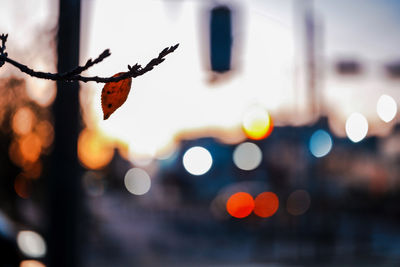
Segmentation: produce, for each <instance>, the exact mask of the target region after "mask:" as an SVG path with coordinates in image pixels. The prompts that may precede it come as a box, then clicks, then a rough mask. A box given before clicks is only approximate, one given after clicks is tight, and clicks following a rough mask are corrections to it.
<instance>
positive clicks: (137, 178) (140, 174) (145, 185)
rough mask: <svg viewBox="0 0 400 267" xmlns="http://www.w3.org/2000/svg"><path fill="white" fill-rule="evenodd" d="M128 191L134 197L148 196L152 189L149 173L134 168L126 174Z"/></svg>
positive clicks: (125, 181) (125, 180)
mask: <svg viewBox="0 0 400 267" xmlns="http://www.w3.org/2000/svg"><path fill="white" fill-rule="evenodd" d="M124 183H125V187H126V189H127V190H128V191H129V192H130V193H132V194H134V195H143V194H146V193H147V192H148V191H149V190H150V187H151V179H150V176H149V175H148V174H147V172H146V171H145V170H143V169H140V168H132V169H130V170H128V171H127V172H126V174H125V179H124Z"/></svg>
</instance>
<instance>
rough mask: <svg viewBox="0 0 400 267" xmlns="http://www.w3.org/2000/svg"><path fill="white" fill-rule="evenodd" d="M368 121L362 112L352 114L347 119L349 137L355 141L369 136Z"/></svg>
mask: <svg viewBox="0 0 400 267" xmlns="http://www.w3.org/2000/svg"><path fill="white" fill-rule="evenodd" d="M367 133H368V121H367V119H366V118H365V117H364V116H363V115H362V114H360V113H357V112H356V113H353V114H351V115H350V116H349V117H348V118H347V121H346V134H347V137H348V138H349V139H350V140H351V141H352V142H354V143H357V142H360V141H361V140H363V139H364V137H365V136H367Z"/></svg>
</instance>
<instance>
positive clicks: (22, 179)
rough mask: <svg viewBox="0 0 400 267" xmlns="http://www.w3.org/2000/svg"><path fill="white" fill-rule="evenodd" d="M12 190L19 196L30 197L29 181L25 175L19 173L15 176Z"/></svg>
mask: <svg viewBox="0 0 400 267" xmlns="http://www.w3.org/2000/svg"><path fill="white" fill-rule="evenodd" d="M14 190H15V193H17V195H18V196H19V197H20V198H24V199H27V198H29V197H30V195H31V183H30V181H29V180H28V179H27V177H26V176H25V175H23V174H19V175H17V177H15V180H14Z"/></svg>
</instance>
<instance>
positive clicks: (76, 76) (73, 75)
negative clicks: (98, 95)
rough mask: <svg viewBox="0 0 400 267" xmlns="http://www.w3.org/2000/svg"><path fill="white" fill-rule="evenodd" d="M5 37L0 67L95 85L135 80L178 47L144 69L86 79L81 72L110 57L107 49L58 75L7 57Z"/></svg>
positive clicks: (167, 49) (169, 50) (155, 59)
mask: <svg viewBox="0 0 400 267" xmlns="http://www.w3.org/2000/svg"><path fill="white" fill-rule="evenodd" d="M7 36H8V34H6V35H5V34H2V35H0V39H1V41H2V45H1V47H0V67H1V66H2V65H3V64H4V62H7V63H10V64H11V65H13V66H15V67H16V68H18V69H19V70H20V71H22V72H24V73H26V74H28V75H30V76H33V77H36V78H40V79H47V80H53V81H69V82H71V81H81V82H85V83H86V82H89V81H94V82H97V83H108V82H118V81H121V80H124V79H126V78H130V77H132V78H135V77H138V76H141V75H143V74H145V73H146V72H148V71H150V70H152V69H153V68H154V67H155V66H157V65H158V64H160V63H161V62H163V61H164V60H165V58H164V57H165V56H166V55H168V54H170V53H172V52H174V51H175V50H176V49H177V48H178V46H179V44H176V45H174V46H171V47H167V48H165V49H164V50H163V51H161V52H160V54H159V55H158V57H157V58H153V59H152V60H151V61H150V62H149V63H148V64H147V65H146V66H145V67H144V68H142V67H141V66H140V65H139V64H135V65H134V66H133V67H131V66H130V65H128V71H127V72H125V73H124V74H122V75H120V76H118V77H98V76H91V77H86V76H82V75H80V74H81V73H82V72H83V71H85V70H87V69H89V68H90V67H92V66H93V65H95V64H97V63H99V62H101V61H102V60H103V59H105V58H106V57H108V56H110V55H111V53H110V50H108V49H106V50H104V51H103V53H101V54H100V55H99V56H98V57H97V58H96V59H95V60H92V59H89V60H88V61H87V62H86V64H85V65H84V66H78V67H76V68H75V69H73V70H71V71H68V72H65V73H61V74H60V73H50V72H41V71H35V70H33V69H31V68H29V67H28V66H26V65H23V64H21V63H19V62H17V61H15V60H13V59H11V58H9V57H8V55H7V53H5V52H4V51H5V43H6V41H7Z"/></svg>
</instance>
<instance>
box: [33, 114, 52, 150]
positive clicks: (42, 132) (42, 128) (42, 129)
mask: <svg viewBox="0 0 400 267" xmlns="http://www.w3.org/2000/svg"><path fill="white" fill-rule="evenodd" d="M35 132H36V133H37V134H38V136H39V138H40V141H41V142H42V147H43V148H48V147H49V146H50V145H51V144H52V143H53V140H54V129H53V125H52V124H51V123H50V122H49V121H47V120H43V121H40V122H39V123H38V124H36V126H35Z"/></svg>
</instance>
